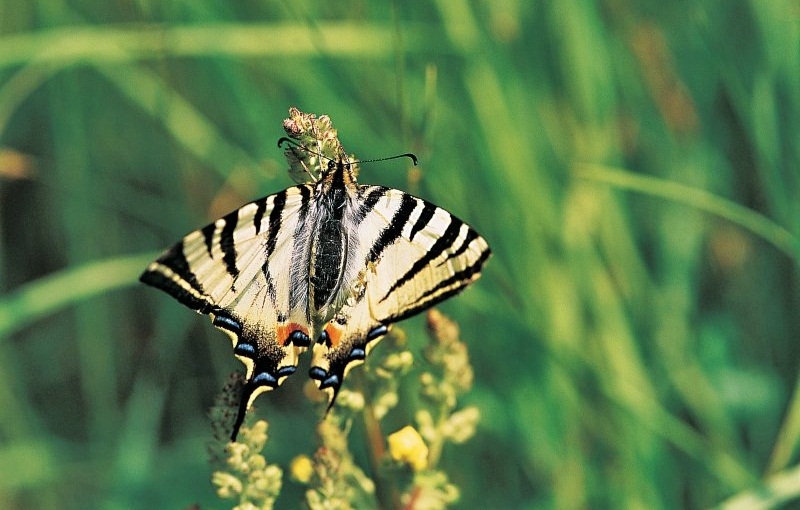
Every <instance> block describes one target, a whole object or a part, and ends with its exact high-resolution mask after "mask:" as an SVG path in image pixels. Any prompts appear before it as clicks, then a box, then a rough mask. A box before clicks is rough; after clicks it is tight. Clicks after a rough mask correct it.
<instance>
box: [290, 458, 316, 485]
mask: <svg viewBox="0 0 800 510" xmlns="http://www.w3.org/2000/svg"><path fill="white" fill-rule="evenodd" d="M289 472H291V473H292V478H294V479H295V480H297V481H298V482H300V483H308V482H309V481H310V480H311V475H313V474H314V465H313V464H312V463H311V459H310V458H309V457H308V455H298V456H297V457H295V458H294V459H292V463H291V464H290V465H289Z"/></svg>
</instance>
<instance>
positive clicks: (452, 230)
mask: <svg viewBox="0 0 800 510" xmlns="http://www.w3.org/2000/svg"><path fill="white" fill-rule="evenodd" d="M448 214H449V213H448ZM449 216H450V224H449V225H448V226H447V228H446V229H445V231H444V233H442V236H441V237H440V238H439V239H437V240H436V242H435V243H433V246H431V248H430V250H428V251H427V253H425V256H423V257H422V258H420V259H419V260H417V261H416V262H414V265H413V266H411V269H409V270H408V271H407V272H406V274H404V275H403V276H401V277H400V278H399V279H398V280H397V281H396V282H394V285H392V287H391V288H390V289H389V290H388V292H386V295H385V296H384V297H383V298H382V299H381V300H380V301H379V302H382V301H384V300H385V299H386V298H387V297H389V296H390V295H391V294H392V292H394V291H395V290H397V289H398V288H400V287H402V286H403V285H405V284H406V283H407V282H409V281H411V280H412V279H413V278H414V277H415V276H416V275H417V274H419V273H420V271H422V270H423V269H425V268H426V267H427V266H428V265H429V264H430V263H431V262H433V261H434V260H436V259H437V258H438V257H439V256H440V255H441V254H442V253H444V252H445V251H446V250H448V249H449V248H452V247H453V243H454V242H455V240H456V239H458V233H459V231H460V230H461V227H462V226H463V225H464V222H463V221H461V220H459V219H458V218H456V217H455V216H453V215H452V214H449Z"/></svg>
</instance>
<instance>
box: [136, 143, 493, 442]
mask: <svg viewBox="0 0 800 510" xmlns="http://www.w3.org/2000/svg"><path fill="white" fill-rule="evenodd" d="M489 255H490V250H489V247H488V245H487V244H486V242H485V241H484V240H483V238H481V237H480V236H479V235H478V234H477V233H476V232H475V231H474V230H473V229H472V228H470V227H469V226H468V225H466V224H465V223H463V222H462V221H461V220H459V219H458V218H456V217H455V216H453V215H451V214H450V213H448V212H447V211H445V210H444V209H441V208H439V207H436V206H434V205H433V204H430V203H429V202H426V201H424V200H422V199H419V198H416V197H413V196H411V195H409V194H407V193H404V192H402V191H399V190H395V189H391V188H386V187H383V186H371V185H359V184H358V183H357V182H356V179H355V175H354V172H353V171H352V169H351V166H350V165H349V164H348V163H347V162H346V161H345V159H344V158H342V157H340V158H338V159H337V160H330V162H329V163H328V165H327V168H326V169H325V170H324V171H323V172H322V175H321V176H320V179H319V180H318V181H317V182H314V183H309V184H302V185H299V186H293V187H290V188H287V189H285V190H283V191H281V192H279V193H276V194H274V195H270V196H267V197H264V198H262V199H259V200H256V201H254V202H251V203H249V204H246V205H244V206H242V207H241V208H239V209H237V210H236V211H233V212H231V213H230V214H228V215H226V216H224V217H222V218H220V219H218V220H217V221H215V222H214V223H211V224H210V225H208V226H206V227H204V228H201V229H199V230H197V231H194V232H192V233H190V234H188V235H187V236H186V237H185V238H184V239H183V240H182V241H181V242H179V243H178V244H176V245H175V246H173V247H172V248H170V249H169V250H167V251H166V252H165V253H164V254H163V255H162V256H161V257H159V258H158V259H157V260H156V261H154V262H153V263H151V264H150V265H149V266H148V267H147V269H146V270H145V272H144V273H143V274H142V276H141V280H142V281H143V282H144V283H147V284H149V285H153V286H155V287H157V288H160V289H162V290H164V291H165V292H167V293H169V294H170V295H172V296H173V297H175V298H176V299H178V300H179V301H180V302H182V303H183V304H184V305H186V306H188V307H189V308H192V309H194V310H196V311H198V312H199V313H204V314H208V315H210V316H211V319H212V323H213V325H214V326H216V327H218V328H220V329H222V330H223V331H225V332H226V333H227V334H228V335H229V336H230V337H231V339H232V342H233V351H234V355H235V356H236V357H237V358H239V359H240V360H241V361H242V362H243V363H244V364H245V367H246V369H247V374H246V380H247V382H246V383H245V387H244V395H243V398H242V402H241V405H240V409H239V415H238V417H237V421H236V424H235V427H234V432H233V437H234V438H235V437H236V433H237V431H238V428H239V426H240V425H241V422H242V420H243V418H244V414H245V412H246V410H247V408H248V407H249V406H250V405H251V403H252V402H253V400H254V399H255V398H256V397H257V396H258V395H259V394H260V393H262V392H263V391H267V390H271V389H274V388H276V387H278V386H279V385H280V384H281V383H282V382H283V380H284V379H285V378H286V377H288V376H289V375H291V374H292V373H294V372H295V370H296V367H297V364H298V360H299V356H300V355H301V354H302V353H303V352H304V351H306V350H308V349H313V358H312V362H311V369H310V371H309V375H310V377H311V378H312V379H314V380H315V382H316V383H317V385H318V387H319V388H320V389H322V390H325V391H326V392H327V393H328V397H329V401H330V405H332V404H333V402H334V400H335V398H336V395H337V393H338V391H339V389H340V388H341V385H342V382H343V380H344V377H345V376H346V374H347V372H348V371H349V370H350V369H351V368H352V367H353V366H356V365H358V364H360V363H362V362H363V361H364V359H365V358H366V356H367V355H368V354H369V351H370V349H371V348H372V347H373V346H374V345H375V343H376V342H377V340H379V339H380V338H381V337H382V336H383V335H385V334H386V333H387V332H388V331H389V327H390V326H391V324H393V323H394V322H397V321H399V320H401V319H404V318H406V317H409V316H411V315H414V314H416V313H419V312H420V311H422V310H424V309H426V308H428V307H430V306H432V305H434V304H436V303H438V302H439V301H441V300H443V299H445V298H447V297H449V296H451V295H453V294H455V293H457V292H459V291H460V290H462V289H463V288H464V287H465V286H466V285H468V284H469V283H470V282H472V281H473V280H475V279H476V278H477V277H478V276H479V273H480V269H481V267H482V265H483V263H484V262H485V261H486V260H487V259H488V257H489Z"/></svg>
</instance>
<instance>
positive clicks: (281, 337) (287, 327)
mask: <svg viewBox="0 0 800 510" xmlns="http://www.w3.org/2000/svg"><path fill="white" fill-rule="evenodd" d="M295 331H299V332H300V333H302V334H303V335H305V337H306V338H308V329H306V328H305V327H303V326H301V325H300V324H297V323H296V322H287V323H283V324H278V328H277V333H278V343H279V344H280V345H282V346H285V345H287V344H288V343H289V342H290V341H293V339H292V338H291V337H292V333H294V332H295ZM295 343H297V341H296V340H295Z"/></svg>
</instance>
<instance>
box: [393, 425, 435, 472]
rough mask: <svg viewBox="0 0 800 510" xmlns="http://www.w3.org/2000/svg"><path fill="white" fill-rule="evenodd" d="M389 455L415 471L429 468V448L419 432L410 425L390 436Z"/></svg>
mask: <svg viewBox="0 0 800 510" xmlns="http://www.w3.org/2000/svg"><path fill="white" fill-rule="evenodd" d="M389 454H390V455H391V456H392V458H393V459H394V460H396V461H399V462H403V463H405V464H408V465H409V466H411V469H413V470H414V471H422V470H423V469H425V468H426V467H428V447H427V446H426V445H425V441H423V440H422V436H420V435H419V432H417V430H416V429H415V428H414V427H412V426H410V425H407V426H405V427H403V428H402V429H400V430H398V431H397V432H395V433H394V434H391V435H389Z"/></svg>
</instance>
